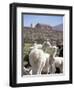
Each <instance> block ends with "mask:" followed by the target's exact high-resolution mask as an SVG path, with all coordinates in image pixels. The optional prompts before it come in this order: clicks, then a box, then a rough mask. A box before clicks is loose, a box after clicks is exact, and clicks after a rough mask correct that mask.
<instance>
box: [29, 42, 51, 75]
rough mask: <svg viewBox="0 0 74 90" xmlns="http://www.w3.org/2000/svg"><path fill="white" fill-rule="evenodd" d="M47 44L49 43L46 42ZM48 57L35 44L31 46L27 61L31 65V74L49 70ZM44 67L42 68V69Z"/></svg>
mask: <svg viewBox="0 0 74 90" xmlns="http://www.w3.org/2000/svg"><path fill="white" fill-rule="evenodd" d="M44 45H45V44H43V47H44ZM47 45H48V46H49V44H48V43H47ZM49 57H50V55H49V54H48V53H45V52H44V51H43V50H42V49H38V47H37V45H35V46H34V47H33V49H32V50H31V52H30V54H29V62H30V64H31V66H32V74H41V72H42V70H44V69H45V71H46V72H47V73H48V72H49ZM43 68H44V69H43Z"/></svg>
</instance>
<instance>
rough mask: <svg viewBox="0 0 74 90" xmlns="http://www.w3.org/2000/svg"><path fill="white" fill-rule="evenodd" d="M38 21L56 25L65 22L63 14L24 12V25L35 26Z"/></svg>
mask: <svg viewBox="0 0 74 90" xmlns="http://www.w3.org/2000/svg"><path fill="white" fill-rule="evenodd" d="M37 23H41V24H47V25H50V26H56V25H59V24H63V16H57V15H30V14H29V15H28V14H23V26H24V27H31V24H32V25H33V26H35V25H36V24H37Z"/></svg>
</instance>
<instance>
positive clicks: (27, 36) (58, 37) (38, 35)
mask: <svg viewBox="0 0 74 90" xmlns="http://www.w3.org/2000/svg"><path fill="white" fill-rule="evenodd" d="M40 25H41V24H40ZM40 25H36V27H34V28H32V27H24V28H23V38H24V41H25V42H27V43H30V42H34V41H37V42H38V43H43V42H44V40H46V39H49V41H50V42H51V43H52V44H54V42H56V43H59V44H61V43H63V30H62V31H60V30H53V28H52V27H49V26H47V25H44V26H43V25H42V26H40Z"/></svg>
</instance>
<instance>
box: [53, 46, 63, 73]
mask: <svg viewBox="0 0 74 90" xmlns="http://www.w3.org/2000/svg"><path fill="white" fill-rule="evenodd" d="M53 48H55V52H54V54H53V60H54V63H53V64H52V65H53V66H52V69H53V70H52V72H55V69H56V68H59V69H60V72H61V73H62V72H63V61H64V58H63V57H58V56H57V57H56V53H57V47H56V46H53Z"/></svg>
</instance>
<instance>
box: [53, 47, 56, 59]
mask: <svg viewBox="0 0 74 90" xmlns="http://www.w3.org/2000/svg"><path fill="white" fill-rule="evenodd" d="M56 54H57V49H56V48H55V52H54V54H53V58H54V57H55V56H56Z"/></svg>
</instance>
